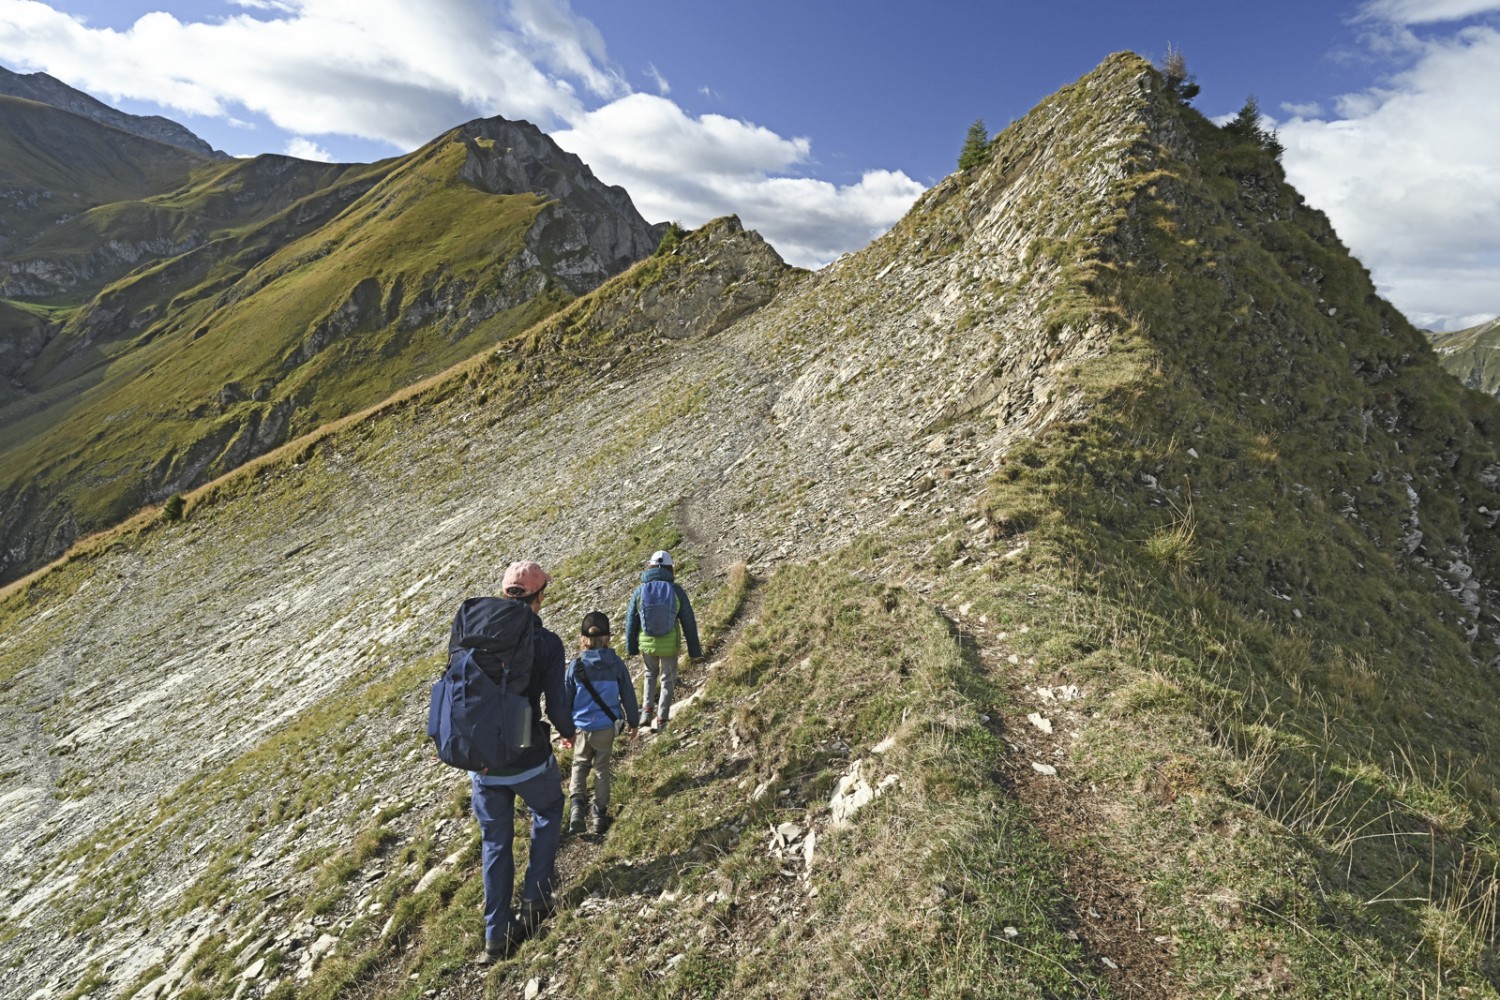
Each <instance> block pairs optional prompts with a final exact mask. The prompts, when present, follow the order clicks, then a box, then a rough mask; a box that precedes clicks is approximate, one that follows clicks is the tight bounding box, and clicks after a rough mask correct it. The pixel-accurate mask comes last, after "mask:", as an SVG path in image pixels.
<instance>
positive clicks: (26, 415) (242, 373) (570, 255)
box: [0, 73, 663, 579]
mask: <svg viewBox="0 0 1500 1000" xmlns="http://www.w3.org/2000/svg"><path fill="white" fill-rule="evenodd" d="M6 80H7V82H8V83H9V85H10V86H11V88H12V89H14V90H18V91H23V92H24V94H25V95H26V96H4V97H0V540H3V544H0V579H5V578H7V577H9V576H11V575H14V574H15V573H17V572H21V571H24V570H25V569H27V568H30V567H33V566H35V565H37V564H38V563H39V562H41V561H43V560H45V559H47V558H50V557H52V556H55V555H57V554H59V553H61V552H62V551H63V550H64V549H65V548H67V546H68V545H69V544H70V543H71V542H72V541H73V540H74V539H75V538H77V537H78V536H79V535H81V534H84V533H87V532H89V531H92V530H95V529H98V528H102V527H105V526H107V525H110V524H113V523H115V522H116V521H118V520H120V519H121V518H123V517H125V516H126V515H128V514H129V513H131V512H132V511H134V510H136V509H138V508H140V507H141V506H143V505H145V504H149V503H153V502H158V501H161V500H163V499H164V498H166V497H167V496H169V495H170V494H172V493H175V492H179V491H182V490H185V489H190V488H192V487H194V486H197V485H200V484H202V483H203V482H205V481H207V480H208V479H210V478H212V477H214V476H217V475H221V474H223V473H224V472H227V471H229V470H230V469H232V468H234V467H235V466H237V465H239V464H240V463H242V462H244V461H246V460H247V459H249V458H252V457H254V456H256V455H258V454H261V453H263V452H264V451H266V450H268V449H269V448H272V447H274V446H276V445H277V444H279V443H281V442H282V441H284V440H286V439H287V438H288V437H290V436H295V435H297V434H300V433H302V432H304V431H307V430H309V429H311V428H314V427H317V426H319V425H321V424H323V423H326V422H327V421H329V420H334V419H337V418H339V417H342V416H345V415H347V414H349V413H352V412H354V411H356V410H359V409H361V408H363V407H366V406H370V405H372V404H374V403H376V402H379V401H380V400H381V399H383V398H385V397H386V396H387V395H389V394H390V393H391V392H393V391H394V390H396V389H399V388H400V387H402V386H404V385H407V384H409V383H411V382H413V381H415V380H417V379H420V378H422V377H424V376H427V375H431V374H433V373H435V372H437V371H440V370H441V369H443V368H445V367H447V366H449V365H451V364H454V363H455V362H458V361H460V360H462V359H464V358H467V357H469V356H470V355H472V354H474V353H475V352H476V351H479V350H482V349H483V348H484V347H486V346H489V345H493V344H495V343H497V342H499V341H501V340H503V339H505V338H506V337H508V336H510V335H512V334H514V333H516V332H518V331H520V330H522V329H525V328H526V327H528V326H530V325H531V324H532V323H533V322H535V321H536V320H537V319H539V318H540V317H542V316H545V315H547V314H548V313H550V312H552V311H553V310H555V309H557V308H558V307H560V306H561V305H563V304H564V303H566V302H568V301H569V300H571V299H572V298H573V297H575V296H577V295H580V294H583V293H584V292H586V291H588V290H590V289H591V288H593V287H595V286H596V285H598V284H599V282H601V281H603V280H604V279H605V278H607V277H609V276H610V275H613V274H616V273H618V272H619V271H621V270H622V269H624V268H625V267H627V266H628V265H630V264H631V263H633V262H635V261H637V260H639V259H641V258H642V257H644V256H646V255H647V254H649V253H650V252H651V251H652V249H653V248H654V247H655V246H656V245H657V242H658V240H659V238H660V235H661V233H662V231H663V227H661V226H652V225H650V224H648V223H647V222H646V221H645V220H644V219H642V218H641V216H640V214H639V213H638V212H636V210H635V207H634V206H633V205H632V203H631V201H630V198H629V196H628V195H627V194H626V193H625V192H624V190H623V189H620V188H618V187H609V186H606V185H604V184H602V183H600V182H599V181H598V180H597V179H596V178H595V177H594V176H593V174H592V172H591V171H590V170H589V169H588V167H587V166H586V165H584V164H583V162H582V161H580V160H579V159H578V158H577V157H575V156H573V155H571V154H569V153H566V152H564V151H563V150H561V149H560V148H558V146H557V145H556V144H555V143H553V142H552V140H551V139H549V138H548V137H547V136H545V135H543V134H542V133H541V132H540V131H538V130H537V129H536V128H535V127H533V126H531V125H530V124H527V123H525V122H508V121H505V120H504V119H499V118H492V119H486V120H479V121H474V122H470V123H469V124H467V125H464V126H461V127H459V128H455V129H453V130H451V131H449V132H447V133H445V134H444V135H442V136H440V137H438V138H437V139H435V140H433V141H432V142H431V143H429V144H428V145H426V146H424V147H423V148H421V149H419V150H417V151H415V152H413V153H411V154H409V155H407V156H400V157H393V158H391V159H387V160H382V161H380V162H378V163H373V164H327V163H313V162H308V161H303V160H297V159H293V158H290V157H286V156H276V155H263V156H258V157H255V158H253V159H243V160H235V159H227V158H224V157H223V156H222V155H221V154H217V153H214V152H213V151H212V150H210V149H208V148H207V146H206V144H203V143H201V142H199V143H196V144H195V143H194V142H190V141H188V139H189V138H191V137H190V136H186V135H185V130H181V129H180V127H177V129H176V130H174V129H169V128H167V127H166V125H171V123H166V125H163V124H162V120H157V119H139V118H135V117H134V116H129V115H121V114H120V113H118V112H113V113H112V114H106V113H105V112H107V111H110V109H108V108H104V110H103V111H101V110H100V109H101V108H103V105H100V104H99V102H97V101H94V100H93V99H92V98H88V97H87V96H86V95H81V94H78V92H77V91H73V90H71V88H67V87H64V86H63V85H61V84H59V83H57V81H55V80H52V79H51V78H50V77H45V76H42V75H40V74H37V75H33V76H18V75H16V74H13V73H12V74H7V76H6ZM38 98H49V99H56V100H57V101H59V102H60V103H59V105H52V104H46V103H39V102H38ZM126 126H132V127H131V128H129V130H122V129H123V128H125V127H126ZM178 132H181V133H184V134H183V135H179V134H177V133H178ZM143 133H145V134H143ZM156 134H167V135H173V136H175V137H176V138H177V139H178V140H179V141H178V142H177V143H176V144H169V143H167V142H164V141H161V140H160V139H159V138H157V137H155V136H156Z"/></svg>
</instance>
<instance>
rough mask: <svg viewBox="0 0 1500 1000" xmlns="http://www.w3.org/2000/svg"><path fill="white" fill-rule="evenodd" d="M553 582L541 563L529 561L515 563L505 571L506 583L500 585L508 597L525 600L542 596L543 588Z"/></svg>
mask: <svg viewBox="0 0 1500 1000" xmlns="http://www.w3.org/2000/svg"><path fill="white" fill-rule="evenodd" d="M551 582H552V577H550V576H548V575H547V571H546V570H544V569H542V567H541V564H540V563H534V562H531V561H529V560H528V561H526V562H513V563H511V564H510V567H509V568H508V569H506V571H505V581H504V582H503V583H501V584H500V589H501V590H502V591H504V593H505V596H506V597H514V598H517V599H520V600H525V599H527V598H530V597H535V596H536V595H537V594H540V593H541V592H542V588H543V587H545V586H547V584H549V583H551Z"/></svg>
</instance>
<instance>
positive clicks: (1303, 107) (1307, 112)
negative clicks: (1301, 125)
mask: <svg viewBox="0 0 1500 1000" xmlns="http://www.w3.org/2000/svg"><path fill="white" fill-rule="evenodd" d="M1281 110H1282V111H1285V112H1286V113H1287V114H1289V115H1291V116H1292V117H1294V118H1317V117H1320V116H1321V115H1322V114H1323V105H1321V104H1319V103H1318V102H1317V101H1309V102H1308V103H1306V104H1294V103H1292V102H1291V101H1284V102H1282V105H1281Z"/></svg>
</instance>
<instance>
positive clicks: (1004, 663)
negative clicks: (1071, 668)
mask: <svg viewBox="0 0 1500 1000" xmlns="http://www.w3.org/2000/svg"><path fill="white" fill-rule="evenodd" d="M940 610H942V612H943V613H944V615H945V616H946V617H947V618H948V620H949V622H950V623H951V624H952V628H953V633H954V636H955V638H957V639H958V640H959V642H960V644H961V647H962V650H963V655H964V658H965V660H966V661H968V662H969V663H970V664H971V665H972V666H973V667H974V669H976V670H979V671H981V672H982V673H984V674H985V675H987V676H989V677H992V678H1000V679H1002V682H1003V683H1004V684H1005V687H1006V689H1007V693H1008V694H1009V696H1010V697H1009V704H1011V705H1014V706H1016V709H1015V711H1013V712H1010V713H1006V714H1002V715H1001V716H1000V717H999V718H993V719H991V721H990V727H991V729H992V730H993V731H994V732H995V733H996V734H997V735H999V736H1000V737H1001V738H1002V739H1004V740H1005V742H1006V743H1007V744H1008V745H1009V746H1010V747H1011V749H1012V752H1011V753H1010V754H1007V755H1005V756H1004V757H1003V758H1002V759H1001V761H1000V762H999V766H1000V769H1001V772H1002V775H1003V779H1002V780H1003V782H1004V784H1005V786H1006V791H1007V793H1008V794H1011V795H1013V796H1015V797H1016V798H1018V799H1019V800H1020V801H1021V802H1022V803H1023V804H1025V805H1026V807H1027V809H1028V810H1029V812H1030V813H1031V816H1032V818H1033V820H1034V821H1035V823H1036V825H1037V827H1038V829H1039V830H1040V831H1041V832H1042V834H1043V835H1044V836H1045V837H1046V838H1047V840H1048V841H1049V842H1050V843H1051V844H1052V845H1053V847H1054V848H1055V849H1056V850H1057V853H1058V856H1059V857H1060V858H1061V859H1062V869H1061V874H1062V879H1063V883H1064V887H1065V890H1066V891H1067V892H1068V894H1069V896H1070V900H1069V902H1070V905H1069V907H1068V909H1067V910H1066V911H1065V912H1064V913H1063V914H1061V916H1062V918H1063V921H1064V926H1065V927H1067V928H1068V929H1069V930H1070V931H1071V932H1072V933H1074V934H1076V935H1077V937H1078V940H1079V941H1080V943H1081V944H1082V945H1083V946H1084V949H1085V952H1086V954H1087V955H1088V958H1089V961H1090V964H1092V966H1093V967H1094V969H1095V970H1096V971H1097V972H1098V973H1099V974H1100V975H1101V976H1102V977H1103V978H1104V979H1106V980H1108V982H1109V984H1110V986H1111V988H1112V990H1113V994H1114V995H1117V996H1119V997H1122V998H1125V1000H1167V998H1168V997H1171V996H1172V995H1173V993H1172V991H1171V989H1170V978H1169V977H1170V975H1171V968H1172V956H1171V952H1170V950H1169V949H1168V947H1167V945H1166V943H1165V940H1166V939H1165V937H1164V936H1163V934H1164V931H1163V929H1160V928H1154V927H1153V926H1152V925H1151V923H1150V920H1149V918H1148V917H1147V915H1146V907H1145V906H1144V904H1143V903H1142V901H1141V900H1142V893H1141V891H1140V889H1139V887H1136V886H1133V885H1131V884H1129V883H1128V882H1127V881H1126V880H1124V879H1121V878H1118V877H1116V876H1114V875H1113V873H1112V872H1111V870H1110V866H1109V865H1108V863H1107V861H1106V859H1105V858H1103V857H1101V856H1100V855H1099V854H1098V853H1097V852H1095V851H1093V850H1091V849H1089V848H1087V847H1080V846H1079V845H1080V844H1082V843H1083V842H1084V841H1085V839H1086V838H1085V837H1084V836H1082V835H1083V834H1085V833H1086V832H1087V831H1089V830H1091V829H1097V828H1098V827H1100V826H1102V825H1105V824H1107V823H1108V822H1109V819H1108V817H1107V816H1105V815H1103V813H1102V811H1101V809H1100V807H1099V806H1098V804H1097V803H1096V800H1095V797H1094V796H1093V795H1092V794H1091V793H1090V791H1089V790H1088V789H1084V788H1078V787H1075V786H1073V785H1072V784H1071V783H1070V782H1069V780H1068V763H1069V748H1070V746H1071V745H1072V743H1073V740H1074V738H1075V734H1076V733H1077V731H1078V730H1079V728H1081V725H1082V722H1083V719H1084V716H1085V715H1086V714H1087V713H1088V712H1089V711H1090V707H1089V697H1090V692H1089V690H1088V689H1087V687H1086V686H1082V685H1079V684H1076V683H1074V682H1073V680H1072V679H1071V678H1070V677H1069V676H1068V675H1067V671H1066V669H1065V668H1064V669H1063V670H1060V671H1056V672H1055V673H1054V674H1053V675H1051V676H1043V675H1042V674H1041V672H1040V671H1039V670H1038V669H1037V666H1036V660H1035V658H1023V657H1022V656H1021V655H1020V654H1018V653H1017V652H1016V651H1015V650H1014V649H1013V648H1012V646H1011V644H1010V639H1011V635H1010V634H1009V633H1007V632H1005V631H1002V630H999V629H996V628H994V627H992V626H989V625H986V624H983V623H980V622H974V621H965V620H962V617H961V616H960V615H959V614H958V613H956V612H954V611H953V610H952V609H940Z"/></svg>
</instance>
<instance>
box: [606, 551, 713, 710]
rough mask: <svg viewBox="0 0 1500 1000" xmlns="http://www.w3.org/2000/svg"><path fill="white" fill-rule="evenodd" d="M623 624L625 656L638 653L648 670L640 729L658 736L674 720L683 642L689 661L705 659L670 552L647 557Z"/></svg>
mask: <svg viewBox="0 0 1500 1000" xmlns="http://www.w3.org/2000/svg"><path fill="white" fill-rule="evenodd" d="M625 620H626V625H625V651H626V653H627V654H628V655H630V656H634V655H636V654H637V653H639V654H640V655H641V662H643V663H644V664H645V665H646V691H645V698H644V701H645V703H646V706H645V708H644V709H643V711H642V715H641V724H642V725H649V726H651V728H652V729H654V730H656V731H658V732H660V731H661V730H662V729H663V728H664V727H665V726H666V724H667V722H668V720H670V719H671V718H672V692H673V689H675V688H676V687H677V658H678V656H680V655H681V652H682V645H683V641H684V640H686V642H687V653H688V656H692V657H698V656H702V655H703V647H702V646H700V645H699V644H698V623H697V621H695V620H694V619H693V606H692V604H691V603H690V602H689V601H688V595H687V591H685V590H683V589H682V587H681V586H679V585H678V584H677V582H676V581H675V580H674V579H673V569H672V554H671V553H670V552H665V551H657V552H653V553H651V558H650V560H649V561H648V562H647V564H646V570H645V572H643V573H642V574H641V585H640V586H639V587H636V588H635V592H634V593H633V594H631V595H630V607H629V609H628V610H627V611H626V612H625ZM658 683H659V685H660V687H659V689H658ZM658 695H659V697H658Z"/></svg>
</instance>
